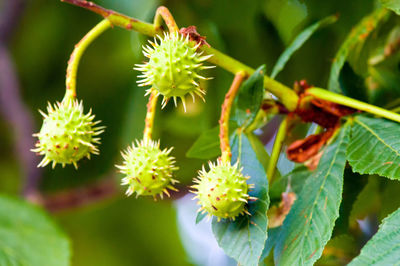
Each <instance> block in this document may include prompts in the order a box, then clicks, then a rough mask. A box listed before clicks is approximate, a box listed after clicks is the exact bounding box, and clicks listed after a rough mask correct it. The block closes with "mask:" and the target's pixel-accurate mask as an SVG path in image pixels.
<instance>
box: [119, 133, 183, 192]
mask: <svg viewBox="0 0 400 266" xmlns="http://www.w3.org/2000/svg"><path fill="white" fill-rule="evenodd" d="M171 150H172V148H170V149H164V150H161V149H160V142H159V141H152V140H147V139H146V140H142V141H140V142H139V141H136V144H135V143H132V146H129V147H128V148H127V150H126V151H124V152H122V157H123V158H124V162H123V164H122V165H116V167H117V168H118V169H119V170H120V172H121V173H123V174H124V175H125V177H124V178H123V179H122V185H128V189H127V191H126V194H127V195H128V196H130V195H132V194H133V193H134V192H135V193H136V197H138V196H141V195H143V196H147V195H148V196H153V197H154V199H156V196H157V195H160V197H161V198H163V193H165V194H166V195H167V196H169V192H168V190H167V188H169V189H171V190H176V189H175V188H174V187H173V185H174V184H175V183H177V182H178V181H177V180H175V179H173V178H172V173H173V171H176V170H178V167H176V166H174V163H175V161H174V157H171V156H169V154H170V153H171Z"/></svg>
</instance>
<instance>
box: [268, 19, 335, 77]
mask: <svg viewBox="0 0 400 266" xmlns="http://www.w3.org/2000/svg"><path fill="white" fill-rule="evenodd" d="M337 19H338V17H337V16H329V17H326V18H324V19H321V20H320V21H317V22H315V23H314V24H312V25H311V26H309V27H307V28H306V29H304V30H303V31H302V32H301V33H300V34H299V35H297V37H296V38H295V39H294V40H293V42H292V43H291V44H290V45H289V46H288V47H287V48H286V49H285V51H284V52H283V53H282V54H281V56H280V57H279V59H278V61H277V62H276V64H275V66H274V68H273V69H272V73H271V78H275V77H276V76H277V75H278V74H279V72H281V71H282V69H283V68H284V67H285V65H286V63H287V62H288V61H289V59H290V57H291V56H292V55H293V54H294V53H295V52H296V51H297V50H298V49H299V48H300V47H301V46H302V45H303V44H304V43H305V42H306V41H307V40H308V39H309V38H310V37H311V36H312V35H313V34H314V33H315V32H316V31H317V30H318V29H321V28H323V27H325V26H328V25H330V24H332V23H334V22H336V21H337Z"/></svg>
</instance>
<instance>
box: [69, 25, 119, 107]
mask: <svg viewBox="0 0 400 266" xmlns="http://www.w3.org/2000/svg"><path fill="white" fill-rule="evenodd" d="M109 27H111V23H110V21H108V20H107V19H104V20H102V21H101V22H100V23H99V24H97V25H96V26H95V27H94V28H93V29H91V30H90V31H89V32H88V33H87V34H86V35H85V36H84V37H83V38H82V40H80V42H79V43H78V44H77V45H75V49H74V51H73V52H72V54H71V56H70V58H69V61H68V67H67V77H66V80H65V85H66V92H65V96H64V100H66V99H75V98H76V73H77V71H78V66H79V61H80V59H81V57H82V55H83V53H84V52H85V50H86V48H87V47H88V46H89V44H91V43H92V42H93V41H94V40H95V39H96V38H97V37H98V36H99V35H100V34H102V33H103V32H104V31H105V30H106V29H108V28H109Z"/></svg>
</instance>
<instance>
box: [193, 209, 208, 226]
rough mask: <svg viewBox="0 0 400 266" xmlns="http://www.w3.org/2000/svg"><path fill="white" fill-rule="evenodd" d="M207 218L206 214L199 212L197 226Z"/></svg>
mask: <svg viewBox="0 0 400 266" xmlns="http://www.w3.org/2000/svg"><path fill="white" fill-rule="evenodd" d="M206 216H207V213H206V212H198V213H197V215H196V224H198V223H200V222H201V221H202V220H203V219H204V218H205V217H206Z"/></svg>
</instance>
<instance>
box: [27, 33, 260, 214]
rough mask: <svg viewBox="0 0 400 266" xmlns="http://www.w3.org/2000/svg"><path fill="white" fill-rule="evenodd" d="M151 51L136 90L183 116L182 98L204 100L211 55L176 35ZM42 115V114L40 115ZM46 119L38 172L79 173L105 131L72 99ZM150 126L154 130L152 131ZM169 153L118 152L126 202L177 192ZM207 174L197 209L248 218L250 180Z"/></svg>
mask: <svg viewBox="0 0 400 266" xmlns="http://www.w3.org/2000/svg"><path fill="white" fill-rule="evenodd" d="M149 43H150V45H151V46H149V45H147V46H144V47H143V50H144V51H143V53H144V55H145V56H146V57H148V58H149V61H148V62H145V63H144V64H137V65H136V67H135V69H136V70H138V71H141V72H142V74H141V75H139V77H140V78H143V79H142V80H139V81H138V83H139V86H150V87H149V89H147V90H146V94H145V95H148V94H150V93H151V92H153V91H156V92H157V96H158V95H162V96H163V100H162V107H164V106H165V105H166V104H167V102H168V100H169V99H170V98H173V100H174V102H175V105H176V102H177V98H180V99H181V100H182V103H183V106H184V108H185V110H186V105H185V97H186V96H187V95H191V96H192V98H193V101H194V100H195V99H194V98H195V97H194V96H195V95H198V96H199V97H200V98H202V99H203V100H204V97H203V95H204V94H205V92H204V90H203V89H201V88H200V80H208V79H210V78H206V77H204V76H202V75H200V72H201V71H202V70H204V69H208V68H212V67H214V66H204V65H203V62H204V61H206V60H207V59H209V58H210V57H211V56H212V55H205V56H202V53H199V52H197V51H198V48H199V46H200V45H201V44H200V43H198V44H197V45H193V44H192V42H190V41H189V35H186V36H184V35H182V34H180V33H178V32H175V33H170V34H168V33H165V34H164V38H162V37H161V36H156V37H155V38H154V41H149ZM40 112H41V111H40ZM41 114H42V115H43V117H44V122H43V126H42V128H41V130H40V132H39V133H37V134H34V136H36V137H38V139H39V140H38V142H37V144H36V148H35V149H33V151H34V152H36V153H38V154H40V155H43V156H44V158H43V160H42V161H41V162H40V164H39V166H46V165H48V164H50V163H52V166H53V167H55V165H56V164H58V163H59V164H61V165H62V166H63V167H64V166H65V165H66V164H73V165H74V166H75V167H76V168H77V162H78V161H79V160H81V159H82V158H84V157H87V158H90V154H98V149H97V147H96V144H99V143H100V142H99V141H100V139H99V138H98V137H97V136H98V135H99V134H101V133H102V132H103V131H104V130H103V129H104V127H98V126H96V125H97V124H98V123H99V122H94V121H93V119H94V115H91V112H89V113H88V114H84V113H83V105H82V102H80V103H78V101H77V100H75V99H68V98H67V99H64V101H63V102H61V103H57V104H56V105H55V106H54V107H53V106H51V105H50V104H49V107H48V114H45V113H43V112H41ZM151 126H152V125H151ZM171 151H172V148H170V149H164V150H162V149H160V142H159V141H154V140H151V139H149V138H147V137H146V136H145V137H144V139H143V140H141V141H136V143H132V145H131V146H129V147H128V148H127V149H126V150H125V151H124V152H122V158H123V163H122V164H121V165H116V167H117V168H118V169H119V171H120V172H121V173H122V174H123V175H124V177H123V178H122V185H127V186H128V189H127V191H126V194H127V195H128V196H130V195H132V194H134V193H135V194H136V196H137V197H138V196H153V197H154V198H156V196H157V195H159V196H160V197H161V198H162V197H163V194H166V195H167V196H169V192H168V189H171V190H176V189H175V188H174V184H175V183H177V182H178V181H177V180H175V179H174V178H173V172H174V171H176V170H177V169H178V167H176V166H175V160H174V157H172V156H170V153H171ZM209 168H210V169H209V171H206V170H205V169H204V167H203V169H202V170H201V171H199V176H198V178H197V179H195V181H194V182H195V183H196V184H195V185H193V186H192V188H193V189H194V191H192V192H193V193H195V194H196V196H195V198H197V199H198V203H199V204H200V205H201V207H200V210H199V211H202V212H207V213H208V215H209V216H216V217H217V218H218V220H220V219H221V218H229V219H233V220H234V219H235V218H236V217H237V216H238V215H241V214H249V213H248V211H247V209H246V204H247V203H248V200H249V199H251V197H250V196H249V194H248V193H249V189H250V188H252V185H249V184H247V180H248V179H249V177H246V176H244V175H243V174H242V169H241V168H239V166H238V164H237V163H236V164H234V165H231V163H230V161H228V162H223V161H222V160H221V159H219V160H218V161H217V163H216V164H213V163H209Z"/></svg>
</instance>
